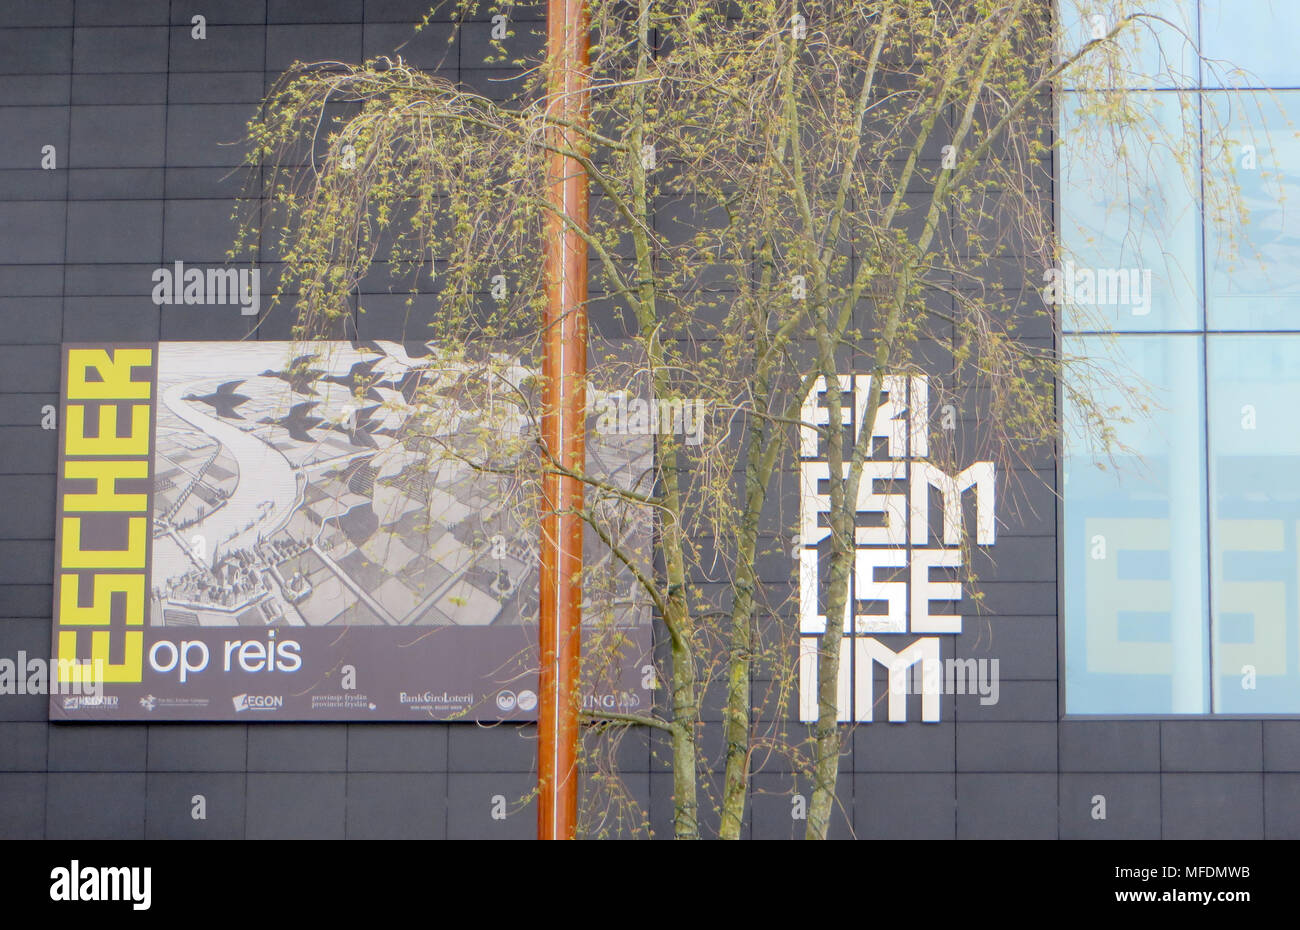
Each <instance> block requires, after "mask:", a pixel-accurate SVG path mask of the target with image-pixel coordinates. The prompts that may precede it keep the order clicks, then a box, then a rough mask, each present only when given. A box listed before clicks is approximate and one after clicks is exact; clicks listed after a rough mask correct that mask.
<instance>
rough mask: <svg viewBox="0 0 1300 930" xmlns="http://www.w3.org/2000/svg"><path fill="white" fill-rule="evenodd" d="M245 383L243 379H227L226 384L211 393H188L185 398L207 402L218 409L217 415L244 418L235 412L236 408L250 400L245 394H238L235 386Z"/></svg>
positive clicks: (225, 417) (215, 409) (228, 418)
mask: <svg viewBox="0 0 1300 930" xmlns="http://www.w3.org/2000/svg"><path fill="white" fill-rule="evenodd" d="M243 383H244V382H243V381H242V380H240V381H227V382H226V383H225V384H221V385H219V386H218V387H217V389H216V390H215V391H213V392H212V393H211V394H203V395H199V394H186V395H185V397H184V398H183V399H184V400H197V401H200V402H201V403H205V404H207V405H208V406H210V407H211V408H212V409H213V410H214V411H216V414H217V416H219V417H222V418H224V419H227V420H242V419H243V417H241V416H240V415H239V414H237V413H236V412H235V408H236V407H238V406H239V405H240V404H242V403H243V402H244V401H246V400H248V398H247V397H245V396H244V395H243V394H236V393H235V388H237V387H239V386H240V385H241V384H243Z"/></svg>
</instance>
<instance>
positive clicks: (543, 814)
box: [537, 0, 590, 840]
mask: <svg viewBox="0 0 1300 930" xmlns="http://www.w3.org/2000/svg"><path fill="white" fill-rule="evenodd" d="M588 28H589V27H588V23H587V15H586V9H585V2H584V0H548V3H547V13H546V35H547V40H546V41H547V57H548V58H549V59H550V65H551V73H550V77H549V86H548V88H547V105H546V112H547V115H548V116H549V117H554V118H556V119H560V120H563V121H564V122H566V123H570V124H576V123H580V122H581V121H582V120H584V119H585V118H586V115H587V100H586V95H587V89H588V82H589V75H588V72H587V65H588V49H589V42H590V39H589V35H588ZM548 136H549V140H550V143H551V144H552V145H554V146H557V147H560V148H569V149H573V148H576V147H577V143H578V142H579V141H580V139H579V136H578V134H577V133H575V132H574V131H573V130H571V129H568V128H566V127H564V126H552V127H551V128H550V129H549V130H548ZM547 183H548V186H549V192H550V197H551V204H552V210H551V212H550V213H548V215H547V221H546V243H545V248H546V252H545V277H546V315H545V319H544V325H545V358H544V360H543V363H542V376H543V380H544V381H545V394H544V397H543V408H542V442H543V444H544V445H545V447H546V450H547V452H548V454H549V455H550V456H551V457H552V458H553V459H554V460H555V461H557V462H559V463H561V464H563V465H564V466H565V467H566V468H569V469H571V470H573V471H583V470H584V468H585V462H586V458H585V453H584V448H585V442H584V433H585V429H586V422H585V408H586V384H587V245H586V243H585V242H584V241H583V240H582V238H581V237H580V236H579V235H578V233H577V232H576V231H574V229H573V228H571V226H570V224H572V225H574V226H577V227H578V228H579V229H583V230H585V229H586V228H587V175H586V172H585V170H584V169H583V167H582V165H581V164H580V163H579V162H578V161H577V159H574V158H572V157H569V156H567V155H563V154H559V153H554V154H552V155H551V157H550V163H549V165H548V170H547ZM582 491H583V488H582V482H580V481H578V480H577V479H574V478H569V477H564V476H561V475H557V474H554V473H549V474H544V475H543V479H542V494H543V504H542V506H543V510H542V538H541V585H540V598H541V610H540V623H539V626H540V631H539V632H540V638H541V669H540V676H539V682H538V692H539V694H538V726H537V731H538V745H537V778H538V798H537V836H538V839H543V840H570V839H573V838H574V831H575V828H576V825H577V811H578V772H577V749H578V707H577V690H578V656H579V637H580V632H581V623H582V583H581V579H580V573H581V571H582V521H581V519H580V518H579V517H578V516H576V515H575V513H574V511H576V510H579V509H581V507H582Z"/></svg>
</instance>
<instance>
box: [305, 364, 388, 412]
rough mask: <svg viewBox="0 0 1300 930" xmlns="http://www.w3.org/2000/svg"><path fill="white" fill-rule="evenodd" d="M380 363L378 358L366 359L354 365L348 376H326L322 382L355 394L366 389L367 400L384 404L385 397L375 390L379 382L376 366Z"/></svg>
mask: <svg viewBox="0 0 1300 930" xmlns="http://www.w3.org/2000/svg"><path fill="white" fill-rule="evenodd" d="M379 361H380V360H379V359H377V358H372V359H366V360H365V361H361V362H357V363H356V364H354V365H353V366H352V368H351V369H349V370H348V373H347V374H346V375H326V376H325V377H324V378H321V379H320V380H321V381H327V382H329V383H330V384H338V385H341V386H343V387H345V388H347V389H348V391H349V392H351V393H353V394H355V393H356V392H357V391H358V390H359V389H364V392H365V397H366V399H367V400H376V401H379V402H380V403H381V404H382V403H383V402H384V398H383V395H382V394H380V393H379V392H378V391H376V390H375V382H376V381H377V380H378V376H377V375H375V366H376V365H378V364H379Z"/></svg>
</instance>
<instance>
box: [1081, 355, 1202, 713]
mask: <svg viewBox="0 0 1300 930" xmlns="http://www.w3.org/2000/svg"><path fill="white" fill-rule="evenodd" d="M1064 349H1065V353H1066V355H1067V356H1069V357H1071V358H1076V357H1077V358H1083V359H1086V360H1087V361H1086V362H1078V363H1073V362H1072V363H1071V368H1070V372H1069V374H1068V375H1067V385H1068V386H1069V387H1067V390H1066V391H1065V405H1064V415H1065V423H1066V437H1065V438H1066V443H1065V460H1064V481H1065V505H1064V515H1065V519H1064V528H1063V533H1064V541H1063V545H1064V548H1065V660H1066V662H1065V676H1066V685H1065V700H1066V711H1067V713H1072V714H1196V713H1207V712H1208V711H1209V709H1210V708H1209V687H1208V686H1209V668H1208V659H1209V648H1208V642H1207V629H1208V623H1207V613H1206V602H1207V592H1206V572H1205V566H1206V543H1205V514H1206V505H1205V487H1206V485H1205V454H1204V451H1205V445H1204V435H1205V434H1204V423H1205V417H1204V404H1203V393H1202V384H1203V382H1202V374H1203V371H1204V359H1203V354H1202V353H1203V350H1202V337H1201V336H1197V335H1177V336H1120V337H1117V338H1116V339H1114V340H1109V339H1106V338H1104V337H1067V338H1066V340H1065V344H1064ZM1116 374H1118V375H1120V376H1121V377H1122V378H1123V379H1124V380H1125V382H1126V383H1127V384H1130V385H1132V384H1134V383H1135V381H1136V380H1137V379H1141V381H1142V382H1145V389H1144V390H1140V391H1139V392H1138V393H1137V394H1136V395H1134V394H1131V393H1129V392H1128V391H1126V390H1125V389H1124V388H1123V387H1122V386H1121V385H1117V384H1115V383H1114V381H1113V378H1114V376H1115V375H1116ZM1094 376H1097V378H1098V380H1096V381H1093V380H1092V379H1093V377H1094ZM1071 387H1077V388H1079V389H1081V390H1083V391H1085V392H1087V393H1088V394H1090V395H1091V396H1092V397H1093V398H1094V400H1095V402H1096V405H1097V407H1098V408H1099V409H1101V410H1104V411H1107V414H1106V425H1107V426H1108V427H1110V428H1111V429H1113V430H1114V431H1115V441H1116V443H1117V445H1120V446H1126V447H1127V450H1126V451H1123V450H1121V451H1119V452H1117V453H1115V454H1114V455H1113V456H1111V455H1106V454H1103V453H1102V452H1100V451H1099V450H1098V449H1097V448H1096V446H1095V444H1092V443H1089V442H1087V441H1085V439H1084V437H1085V436H1086V435H1088V433H1087V429H1088V427H1087V424H1086V423H1085V408H1084V407H1082V406H1081V405H1080V404H1078V403H1076V402H1074V400H1073V399H1072V398H1073V396H1074V395H1073V393H1072V390H1071V389H1070V388H1071ZM1144 407H1145V408H1146V413H1143V408H1144ZM1125 420H1129V421H1130V422H1127V423H1126V422H1124V421H1125Z"/></svg>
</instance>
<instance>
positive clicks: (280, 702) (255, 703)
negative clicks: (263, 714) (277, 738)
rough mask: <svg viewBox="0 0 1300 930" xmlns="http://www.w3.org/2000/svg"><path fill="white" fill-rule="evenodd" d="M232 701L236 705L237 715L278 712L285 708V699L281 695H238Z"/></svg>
mask: <svg viewBox="0 0 1300 930" xmlns="http://www.w3.org/2000/svg"><path fill="white" fill-rule="evenodd" d="M230 700H231V701H232V702H233V703H234V705H235V713H239V712H240V711H245V710H278V709H279V708H281V707H283V706H284V697H283V696H282V695H279V694H236V695H235V696H234V697H232V698H231V699H230Z"/></svg>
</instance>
